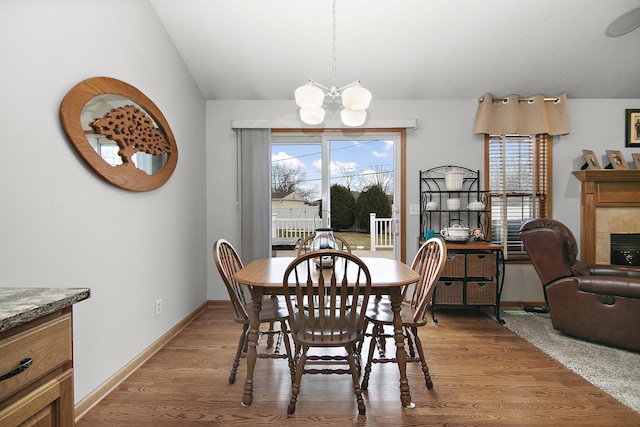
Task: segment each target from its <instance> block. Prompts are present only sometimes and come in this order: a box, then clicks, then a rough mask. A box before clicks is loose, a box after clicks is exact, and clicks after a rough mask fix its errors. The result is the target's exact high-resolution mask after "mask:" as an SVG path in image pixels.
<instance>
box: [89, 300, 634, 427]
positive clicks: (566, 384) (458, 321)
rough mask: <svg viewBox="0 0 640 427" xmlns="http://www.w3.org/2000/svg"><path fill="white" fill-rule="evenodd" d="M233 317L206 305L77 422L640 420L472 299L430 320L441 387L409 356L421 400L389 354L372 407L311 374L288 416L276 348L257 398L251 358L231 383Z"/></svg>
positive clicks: (372, 386)
mask: <svg viewBox="0 0 640 427" xmlns="http://www.w3.org/2000/svg"><path fill="white" fill-rule="evenodd" d="M230 319H231V307H230V306H228V307H227V306H225V308H220V307H213V308H208V309H207V310H205V311H204V312H203V313H202V314H201V315H200V316H199V317H197V318H196V319H195V320H194V321H193V322H192V323H191V324H190V325H188V326H187V327H186V328H185V329H184V331H182V332H181V333H180V334H179V335H178V336H177V337H176V338H174V339H173V340H172V341H171V342H170V343H169V344H168V345H167V346H165V347H164V348H163V349H162V350H160V351H159V352H158V353H157V354H156V355H155V356H153V357H152V358H151V359H150V360H149V361H148V362H147V363H146V364H145V365H144V366H143V367H142V368H140V369H138V370H137V371H136V372H135V373H134V374H132V375H131V376H130V377H129V378H128V379H127V380H126V381H125V382H124V383H122V384H121V385H120V386H119V387H117V389H115V390H114V391H113V392H112V393H111V394H110V395H109V396H107V397H106V398H105V399H104V400H103V401H102V402H100V403H99V404H98V405H97V406H96V407H94V408H93V409H91V410H90V411H89V412H88V413H87V414H86V415H85V416H84V417H83V418H82V419H81V420H80V421H79V422H78V424H77V426H78V427H85V426H86V427H101V426H140V427H144V426H155V427H160V426H189V425H202V424H208V425H225V426H260V425H276V424H280V425H283V426H284V425H286V426H298V425H307V424H316V425H323V426H325V425H341V426H345V425H361V426H391V425H393V426H429V425H480V426H497V425H502V426H529V425H530V426H533V425H536V426H558V425H565V426H566V425H580V426H587V425H593V426H596V425H597V426H605V425H606V426H614V425H616V426H624V425H628V426H632V425H633V426H638V425H640V414H638V413H636V412H634V411H632V410H631V409H629V408H628V407H626V406H625V405H623V404H621V403H619V402H618V401H617V400H615V399H614V398H612V397H610V396H609V395H607V394H605V393H604V392H603V391H601V390H600V389H598V388H596V387H594V386H592V385H591V384H589V383H588V382H587V381H586V380H584V379H583V378H581V377H580V376H578V375H577V374H574V373H573V372H572V371H570V370H568V369H566V368H564V367H563V366H562V365H560V364H559V363H557V362H556V361H555V360H553V359H551V358H550V357H548V356H546V355H545V354H544V353H542V352H541V351H539V350H538V349H537V348H536V347H534V346H533V345H531V344H529V343H527V342H526V341H524V340H522V339H521V338H519V337H518V336H517V335H515V334H514V333H512V332H511V331H509V330H508V329H506V328H504V327H502V326H500V325H498V323H497V322H495V321H493V320H491V319H490V318H488V317H487V316H485V315H484V314H483V313H482V312H480V311H476V310H469V309H467V310H459V311H457V310H456V311H454V310H442V311H440V312H439V313H438V319H439V325H438V326H435V325H433V324H429V325H427V326H425V327H424V328H422V330H421V335H420V336H421V337H422V340H423V344H424V345H425V352H426V354H427V358H428V363H429V369H430V372H431V377H432V379H433V383H434V388H433V390H427V388H426V387H425V384H424V378H423V377H422V371H421V370H420V368H419V366H418V365H417V364H415V363H410V364H409V365H408V376H409V384H410V386H411V394H412V398H413V401H414V402H415V404H416V408H414V409H406V408H403V407H402V406H401V404H400V396H399V383H398V378H399V375H398V370H397V367H396V366H395V365H394V364H384V365H374V366H373V370H372V373H371V379H370V382H369V390H368V391H366V392H364V396H365V403H366V405H367V414H366V415H365V416H361V415H358V411H357V407H356V402H355V397H354V395H353V391H352V386H351V382H350V381H351V379H350V377H348V376H345V375H328V376H325V375H305V376H304V377H303V379H302V383H301V391H300V395H299V398H298V404H297V407H296V412H295V414H294V415H293V416H287V404H288V402H289V395H290V376H289V370H288V367H287V363H286V361H285V360H271V359H259V360H258V361H257V364H256V371H255V378H256V381H255V386H254V400H253V404H252V405H251V406H250V407H247V408H245V407H242V406H241V405H240V400H241V396H242V391H243V387H244V378H245V373H246V366H245V365H246V362H245V361H244V360H242V361H241V365H240V369H239V371H238V380H237V381H236V383H235V384H233V385H230V384H229V383H228V377H229V371H230V368H231V362H232V360H233V357H234V354H235V346H236V344H237V339H238V334H239V332H240V327H239V325H237V324H235V323H233V322H232V321H231V320H230ZM265 341H266V340H265ZM389 345H391V346H392V345H393V343H389ZM363 354H366V353H363Z"/></svg>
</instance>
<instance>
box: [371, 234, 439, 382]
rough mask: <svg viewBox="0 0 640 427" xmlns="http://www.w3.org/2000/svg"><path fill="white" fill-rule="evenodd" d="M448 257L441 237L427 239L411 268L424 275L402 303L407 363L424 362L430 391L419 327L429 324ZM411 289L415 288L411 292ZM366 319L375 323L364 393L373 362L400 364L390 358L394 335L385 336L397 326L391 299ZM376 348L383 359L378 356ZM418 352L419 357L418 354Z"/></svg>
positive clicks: (376, 303)
mask: <svg viewBox="0 0 640 427" xmlns="http://www.w3.org/2000/svg"><path fill="white" fill-rule="evenodd" d="M446 258H447V247H446V246H445V244H444V242H443V241H442V240H440V239H439V238H437V237H434V238H431V239H429V240H427V241H426V242H425V243H424V244H423V245H422V246H421V247H420V249H419V250H418V253H417V254H416V256H415V258H414V259H413V262H412V264H411V268H412V269H414V270H415V271H416V272H418V274H419V275H420V278H419V279H418V282H417V283H416V284H415V285H413V286H407V287H406V288H405V289H404V290H403V302H402V303H401V304H400V316H401V318H402V326H403V328H404V333H405V340H406V341H407V347H408V355H407V362H420V364H421V366H422V372H423V373H424V379H425V383H426V386H427V388H428V389H432V388H433V382H432V381H431V376H430V375H429V367H428V366H427V359H426V358H425V355H424V350H423V348H422V342H421V341H420V337H419V336H418V328H419V327H421V326H424V325H426V324H427V308H428V307H429V304H430V303H431V297H432V296H433V291H434V290H435V284H436V282H437V281H438V279H439V277H440V274H442V270H443V269H444V263H445V260H446ZM410 289H413V290H412V291H410ZM366 320H367V322H368V323H369V322H370V323H372V324H373V328H372V333H371V340H370V343H369V355H368V358H367V364H366V366H365V369H364V375H363V378H362V386H361V388H362V389H363V390H366V389H367V388H368V387H369V376H370V375H371V365H372V364H373V363H397V359H396V358H395V357H386V355H385V345H386V339H387V338H393V335H392V334H390V333H385V331H384V327H385V326H387V327H390V326H393V311H392V310H391V303H390V301H389V300H388V299H375V300H374V301H373V302H372V303H371V304H370V305H369V307H368V309H367V312H366ZM376 348H378V349H379V353H380V356H379V357H374V353H375V350H376ZM416 350H417V351H418V354H417V356H416V354H415V351H416Z"/></svg>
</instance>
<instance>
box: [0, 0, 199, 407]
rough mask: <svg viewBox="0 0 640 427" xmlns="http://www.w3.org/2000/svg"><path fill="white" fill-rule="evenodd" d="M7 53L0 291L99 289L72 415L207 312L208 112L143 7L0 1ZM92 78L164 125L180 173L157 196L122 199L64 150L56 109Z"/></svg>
mask: <svg viewBox="0 0 640 427" xmlns="http://www.w3.org/2000/svg"><path fill="white" fill-rule="evenodd" d="M0 40H2V43H0V58H2V66H1V67H0V86H1V87H2V90H1V91H0V92H1V93H2V102H1V103H0V105H1V106H0V123H1V125H0V129H1V133H2V141H1V144H2V153H3V158H4V159H5V161H4V162H3V165H2V167H1V168H0V189H1V190H0V191H1V193H0V194H1V195H2V198H1V200H2V209H1V213H0V236H2V237H1V238H0V266H1V267H0V286H9V287H21V286H27V287H35V286H43V287H89V288H91V293H92V296H91V298H90V299H89V300H86V301H83V302H81V303H79V304H77V305H75V306H74V326H75V333H74V350H75V368H76V374H75V391H76V401H78V400H80V399H82V398H83V397H85V396H86V395H87V394H88V393H90V392H91V391H92V390H94V389H95V388H96V387H98V386H99V385H100V384H102V383H103V382H104V381H105V380H107V379H108V378H109V377H111V376H112V375H113V374H114V373H115V372H117V371H118V370H119V369H121V368H122V367H123V366H124V365H125V364H126V363H128V362H129V361H130V360H131V359H133V358H134V357H135V356H136V355H138V354H139V353H140V352H141V351H143V350H144V349H146V348H147V347H148V346H149V345H150V344H151V343H153V342H154V341H155V340H156V339H158V338H159V337H160V336H162V335H163V334H164V333H165V332H167V331H168V330H169V329H170V328H171V327H173V326H174V325H176V324H177V323H178V322H179V321H180V320H182V319H183V318H185V317H186V316H187V315H188V314H189V313H191V312H192V311H193V310H194V309H195V308H196V307H198V306H199V305H200V304H202V303H203V302H204V301H205V300H206V284H205V283H206V262H207V261H206V259H207V256H208V253H209V252H208V251H207V246H206V245H207V242H206V237H205V233H204V229H205V227H206V220H205V215H206V205H205V200H206V190H205V185H206V182H205V176H206V175H205V174H206V172H205V168H206V163H205V150H206V146H205V129H206V124H205V102H204V100H203V98H202V96H201V94H200V92H199V91H198V88H197V87H196V85H195V83H194V82H193V79H192V77H191V75H190V74H189V72H188V70H187V69H186V67H185V66H184V64H183V62H182V60H181V57H180V56H179V55H178V53H177V51H176V50H175V48H174V46H173V44H172V42H171V40H170V39H169V37H168V35H167V34H166V32H165V30H164V28H163V27H162V26H161V24H160V21H159V19H158V18H157V16H156V14H155V11H154V9H153V8H152V7H151V5H150V4H149V3H148V2H147V1H130V0H111V1H109V2H103V1H96V0H62V1H61V0H58V1H54V2H52V1H48V0H42V1H36V0H27V1H24V0H20V1H18V0H15V1H11V0H9V1H7V0H4V1H2V3H0ZM95 76H109V77H114V78H117V79H120V80H123V81H125V82H127V83H129V84H131V85H133V86H135V87H137V88H138V89H140V90H141V91H142V92H143V93H144V94H145V95H147V96H148V97H149V98H150V99H151V100H152V101H153V102H154V103H155V104H156V105H157V106H158V107H159V108H160V110H161V111H162V112H163V113H164V116H165V117H166V118H167V120H168V122H169V125H170V126H171V129H172V130H173V133H174V134H175V137H176V141H177V146H178V151H179V160H178V164H177V167H176V169H175V172H174V174H173V176H172V177H171V178H170V179H169V181H168V182H167V183H166V184H165V185H164V186H163V187H161V188H159V189H157V190H154V191H151V192H145V193H134V192H129V191H126V190H122V189H119V188H116V187H114V186H112V185H110V184H108V183H107V182H106V181H104V180H103V179H102V178H100V177H98V176H97V175H95V174H94V173H93V172H92V171H91V170H90V169H89V168H88V167H87V166H86V165H85V164H84V162H83V160H82V159H81V158H80V157H79V156H78V155H77V154H76V152H75V150H74V148H73V147H72V146H71V144H70V143H69V142H68V140H67V138H66V136H65V135H64V132H63V130H62V127H61V125H60V120H59V115H58V114H59V113H58V110H59V106H60V102H61V101H62V98H63V97H64V95H65V94H66V92H67V91H68V90H69V89H71V88H72V87H73V86H74V85H75V84H76V83H78V82H80V81H82V80H84V79H86V78H89V77H95ZM157 298H162V300H163V313H162V315H161V316H159V317H155V313H154V301H155V300H156V299H157Z"/></svg>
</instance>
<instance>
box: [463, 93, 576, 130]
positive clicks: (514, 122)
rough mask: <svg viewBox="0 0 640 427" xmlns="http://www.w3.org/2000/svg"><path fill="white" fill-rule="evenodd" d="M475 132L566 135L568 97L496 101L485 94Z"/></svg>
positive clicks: (513, 98)
mask: <svg viewBox="0 0 640 427" xmlns="http://www.w3.org/2000/svg"><path fill="white" fill-rule="evenodd" d="M473 133H476V134H477V133H480V134H488V135H538V134H548V135H566V134H568V133H569V115H568V113H567V95H566V94H565V93H562V94H560V95H557V96H555V97H552V98H548V97H545V96H544V95H540V94H538V95H533V96H530V97H527V98H522V97H520V96H519V95H509V96H506V97H503V98H494V96H493V95H491V94H490V93H485V94H484V95H482V97H481V98H480V99H479V100H478V111H477V113H476V121H475V125H474V127H473Z"/></svg>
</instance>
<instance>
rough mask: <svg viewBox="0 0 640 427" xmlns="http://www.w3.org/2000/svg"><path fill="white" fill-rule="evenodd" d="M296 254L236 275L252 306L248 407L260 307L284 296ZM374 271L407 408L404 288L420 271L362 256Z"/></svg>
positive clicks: (373, 290)
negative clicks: (386, 305)
mask: <svg viewBox="0 0 640 427" xmlns="http://www.w3.org/2000/svg"><path fill="white" fill-rule="evenodd" d="M293 259H294V258H293V257H279V258H262V259H258V260H255V261H252V262H250V263H249V264H247V265H245V266H244V267H243V268H242V269H240V270H238V271H237V272H236V273H235V274H234V275H233V278H234V280H236V281H237V282H239V283H244V284H246V285H249V286H250V289H251V300H252V301H253V307H252V308H253V309H252V311H251V315H250V317H251V318H250V326H249V348H248V350H247V358H246V359H247V379H246V381H245V386H244V391H243V395H242V405H243V406H249V405H251V403H252V401H253V385H254V378H253V371H254V368H255V364H256V360H257V358H258V353H257V349H256V346H257V343H258V328H259V327H260V310H261V307H262V298H263V296H264V295H282V294H283V285H282V282H283V277H284V272H285V270H286V268H287V266H288V265H289V263H290V262H291V261H293ZM361 259H362V260H363V261H364V263H365V264H366V265H367V268H368V269H369V272H370V273H371V293H372V294H373V295H388V296H389V297H390V300H391V308H392V310H393V314H394V316H393V329H394V337H395V343H396V359H397V361H398V369H399V371H400V401H401V402H402V405H403V406H405V407H407V408H413V407H415V405H414V404H413V403H412V402H411V393H410V391H409V381H408V380H407V352H406V350H405V348H404V331H403V328H402V319H401V318H400V303H401V302H402V288H403V287H404V286H405V285H411V284H413V283H415V282H417V281H418V278H419V277H418V273H416V272H415V271H414V270H412V269H411V268H410V267H409V266H408V265H406V264H405V263H403V262H401V261H398V260H394V259H390V258H368V257H362V258H361Z"/></svg>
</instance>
